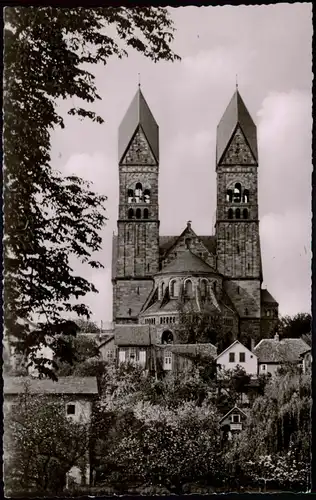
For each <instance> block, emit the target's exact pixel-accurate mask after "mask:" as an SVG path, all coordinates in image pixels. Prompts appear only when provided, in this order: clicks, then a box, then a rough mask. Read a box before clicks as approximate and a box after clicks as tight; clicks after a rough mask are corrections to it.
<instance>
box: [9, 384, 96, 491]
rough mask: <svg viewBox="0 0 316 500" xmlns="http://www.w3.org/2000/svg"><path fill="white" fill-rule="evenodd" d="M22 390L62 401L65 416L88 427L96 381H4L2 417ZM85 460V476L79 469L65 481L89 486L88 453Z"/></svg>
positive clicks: (74, 470)
mask: <svg viewBox="0 0 316 500" xmlns="http://www.w3.org/2000/svg"><path fill="white" fill-rule="evenodd" d="M26 387H27V388H28V391H29V392H30V394H31V395H32V394H34V395H41V394H42V395H44V394H45V396H47V395H49V396H50V397H51V398H52V400H53V401H54V400H55V401H58V400H60V399H61V398H62V400H63V401H64V402H65V414H66V415H67V417H68V418H71V419H72V420H74V421H75V422H79V421H80V422H82V423H84V424H89V423H90V421H91V415H92V408H93V402H94V400H95V398H96V397H97V395H98V387H97V380H96V377H60V378H59V379H58V381H57V382H55V381H53V380H51V379H37V378H32V377H4V389H3V392H4V413H6V412H8V411H9V410H10V408H11V407H12V405H14V404H15V402H16V401H17V398H18V396H19V395H20V394H22V393H23V392H24V391H25V389H26ZM84 458H85V463H86V467H85V472H84V476H85V477H83V476H82V473H81V469H80V468H79V466H74V467H72V469H71V470H70V471H69V472H68V478H70V477H71V478H72V479H73V481H75V482H76V483H82V482H85V483H86V484H89V483H90V463H89V462H90V460H89V451H88V450H87V455H86V457H84Z"/></svg>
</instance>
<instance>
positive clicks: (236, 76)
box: [236, 74, 238, 90]
mask: <svg viewBox="0 0 316 500" xmlns="http://www.w3.org/2000/svg"><path fill="white" fill-rule="evenodd" d="M236 90H238V74H236Z"/></svg>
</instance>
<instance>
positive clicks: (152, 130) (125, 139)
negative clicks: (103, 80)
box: [118, 88, 159, 162]
mask: <svg viewBox="0 0 316 500" xmlns="http://www.w3.org/2000/svg"><path fill="white" fill-rule="evenodd" d="M139 126H141V128H142V130H143V132H144V134H145V137H146V139H147V141H148V144H149V146H150V148H151V150H152V153H153V155H154V156H155V159H156V160H157V162H159V127H158V125H157V123H156V120H155V118H154V117H153V115H152V112H151V111H150V109H149V106H148V104H147V102H146V100H145V97H144V96H143V93H142V91H141V90H140V88H138V90H137V92H136V94H135V96H134V98H133V100H132V102H131V104H130V105H129V108H128V110H127V111H126V113H125V116H124V118H123V120H122V122H121V124H120V126H119V139H118V141H119V144H118V154H119V161H121V160H122V158H123V156H124V154H125V152H126V150H127V148H128V146H129V144H130V142H131V140H132V139H133V137H134V134H135V132H136V130H137V129H138V127H139Z"/></svg>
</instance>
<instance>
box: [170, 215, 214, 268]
mask: <svg viewBox="0 0 316 500" xmlns="http://www.w3.org/2000/svg"><path fill="white" fill-rule="evenodd" d="M163 238H165V240H162V243H163V245H161V250H162V252H161V253H162V270H163V269H164V267H165V266H167V265H168V264H170V263H171V262H172V261H173V260H174V259H175V258H176V257H177V256H178V254H179V253H182V252H185V251H187V242H186V240H190V250H191V252H192V253H193V254H195V255H196V256H198V257H200V258H201V259H203V260H204V261H205V262H206V263H207V264H208V265H209V266H211V267H212V268H214V269H216V257H215V255H214V254H213V253H211V251H210V250H209V248H208V247H207V246H206V245H205V244H204V241H203V238H204V239H207V241H208V242H209V241H210V239H211V238H212V237H211V236H209V237H208V236H202V237H200V236H197V235H196V233H195V232H194V231H193V229H192V228H191V226H190V225H188V226H187V227H186V228H185V230H184V231H183V232H182V233H181V234H180V236H178V237H163ZM166 238H168V240H167V239H166ZM169 238H170V239H169ZM171 238H172V239H171ZM213 243H214V242H213ZM213 246H214V245H213Z"/></svg>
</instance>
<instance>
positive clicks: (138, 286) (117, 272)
mask: <svg viewBox="0 0 316 500" xmlns="http://www.w3.org/2000/svg"><path fill="white" fill-rule="evenodd" d="M118 152H119V210H118V221H117V236H114V237H113V264H114V266H113V269H112V283H113V321H114V322H115V323H137V322H138V315H139V312H140V310H141V307H142V306H143V304H144V303H145V300H146V299H147V297H148V295H149V293H150V291H151V289H152V283H153V280H152V275H153V274H154V273H156V272H157V271H158V266H159V210H158V173H159V128H158V125H157V123H156V121H155V119H154V117H153V115H152V113H151V111H150V109H149V107H148V104H147V102H146V100H145V98H144V96H143V94H142V92H141V89H140V87H139V88H138V90H137V92H136V95H135V97H134V99H133V100H132V102H131V104H130V106H129V108H128V110H127V112H126V114H125V116H124V118H123V121H122V123H121V125H120V127H119V145H118Z"/></svg>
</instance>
